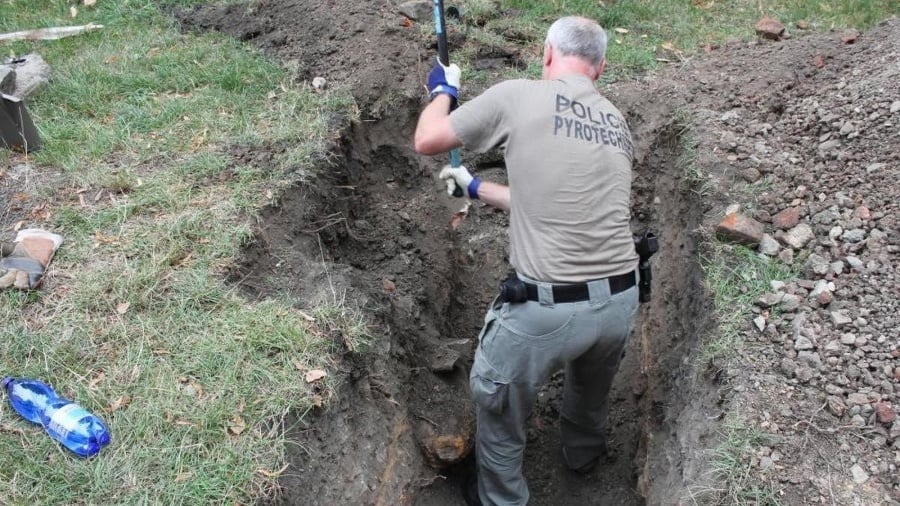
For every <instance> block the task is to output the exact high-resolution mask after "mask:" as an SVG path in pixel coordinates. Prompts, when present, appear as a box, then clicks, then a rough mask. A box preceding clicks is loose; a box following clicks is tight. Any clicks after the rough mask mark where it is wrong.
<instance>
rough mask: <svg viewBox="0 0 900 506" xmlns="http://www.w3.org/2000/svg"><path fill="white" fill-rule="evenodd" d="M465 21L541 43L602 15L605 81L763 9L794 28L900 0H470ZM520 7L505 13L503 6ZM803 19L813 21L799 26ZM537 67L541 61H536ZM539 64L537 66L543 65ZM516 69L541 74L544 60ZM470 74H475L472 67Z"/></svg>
mask: <svg viewBox="0 0 900 506" xmlns="http://www.w3.org/2000/svg"><path fill="white" fill-rule="evenodd" d="M461 3H462V4H463V6H464V12H465V13H466V15H465V17H464V22H465V23H466V24H468V25H470V28H469V29H470V34H471V35H472V36H474V37H475V38H476V39H477V38H479V37H486V36H485V35H484V33H493V34H500V36H501V37H503V38H505V39H506V40H507V41H508V42H521V41H526V42H529V43H532V44H533V45H536V46H537V47H536V48H535V52H536V53H535V54H536V55H537V56H539V51H540V50H541V48H540V46H541V45H542V43H543V37H544V35H545V32H546V28H547V27H548V26H549V24H550V23H551V22H553V20H555V19H556V18H558V17H560V16H565V15H580V16H587V17H590V18H593V19H596V20H597V21H598V22H599V23H600V24H601V25H602V26H603V27H604V28H606V29H607V32H608V35H609V47H608V50H607V57H608V58H609V61H610V65H609V66H608V68H607V73H606V74H605V75H604V77H603V81H604V82H609V81H614V80H618V79H622V78H626V77H629V76H631V75H632V74H634V73H635V72H641V71H645V70H648V69H652V68H654V67H656V66H657V65H659V64H660V63H664V62H675V61H679V60H681V59H683V58H686V57H689V56H690V55H692V54H694V53H696V52H697V51H700V50H702V49H703V48H704V47H707V46H715V45H718V44H722V43H723V42H726V41H728V40H732V39H748V38H752V37H755V32H754V26H755V25H756V23H757V21H759V19H760V18H761V17H762V16H772V17H774V18H776V19H779V20H780V21H781V22H782V23H783V24H784V25H785V26H787V27H788V31H789V32H791V33H793V34H795V35H800V34H803V33H804V32H805V31H807V30H829V29H841V28H851V27H852V28H858V29H866V28H868V27H870V26H872V25H873V24H875V23H877V22H878V21H881V20H883V19H886V18H887V17H889V16H891V15H895V14H896V13H897V12H898V8H900V7H898V3H897V0H863V1H860V0H831V1H822V2H809V1H806V0H763V1H750V0H704V1H698V0H668V1H658V0H633V1H621V0H620V1H616V0H605V1H597V0H464V1H463V2H461ZM498 7H499V8H502V9H505V10H507V11H509V12H510V13H512V15H511V16H510V15H500V14H498V13H497V12H498V11H497V8H498ZM800 22H803V24H805V25H806V26H807V27H808V28H807V29H806V30H801V29H798V28H795V26H796V25H797V24H798V23H800ZM532 67H534V68H532ZM535 69H536V71H537V72H535ZM513 74H514V75H524V76H526V77H536V76H539V75H540V67H539V65H538V66H529V69H528V71H527V72H524V73H519V72H513ZM466 77H467V78H468V74H466Z"/></svg>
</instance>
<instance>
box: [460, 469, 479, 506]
mask: <svg viewBox="0 0 900 506" xmlns="http://www.w3.org/2000/svg"><path fill="white" fill-rule="evenodd" d="M462 496H463V499H465V501H466V506H483V503H482V502H481V497H479V496H478V475H477V474H475V473H472V474H470V475H469V476H467V477H466V479H465V480H463V483H462Z"/></svg>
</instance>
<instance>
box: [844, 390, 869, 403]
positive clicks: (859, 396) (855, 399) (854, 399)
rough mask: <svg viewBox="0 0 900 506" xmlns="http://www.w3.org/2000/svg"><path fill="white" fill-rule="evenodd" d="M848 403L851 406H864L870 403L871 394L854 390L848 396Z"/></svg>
mask: <svg viewBox="0 0 900 506" xmlns="http://www.w3.org/2000/svg"><path fill="white" fill-rule="evenodd" d="M847 403H848V404H850V405H851V406H863V405H865V404H868V403H869V396H868V395H866V394H864V393H861V392H853V393H852V394H850V395H848V396H847Z"/></svg>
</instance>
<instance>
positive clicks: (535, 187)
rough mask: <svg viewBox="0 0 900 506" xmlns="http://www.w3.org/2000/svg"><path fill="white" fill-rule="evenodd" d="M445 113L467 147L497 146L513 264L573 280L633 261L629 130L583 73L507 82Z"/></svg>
mask: <svg viewBox="0 0 900 506" xmlns="http://www.w3.org/2000/svg"><path fill="white" fill-rule="evenodd" d="M451 121H452V124H453V128H454V130H455V131H456V134H457V135H458V136H459V138H460V139H461V140H462V141H463V143H464V144H465V146H466V147H467V148H469V149H473V150H476V151H485V150H487V149H490V148H493V147H500V148H502V149H503V150H504V153H505V157H506V164H507V170H508V174H509V186H510V192H511V194H510V260H511V263H512V265H513V266H514V267H515V268H516V269H517V270H518V271H519V272H521V273H523V274H525V275H527V276H529V277H532V278H535V279H539V280H544V281H556V282H579V281H586V280H589V279H598V278H603V277H608V276H612V275H616V274H622V273H625V272H628V271H630V270H633V269H634V265H635V262H636V260H637V257H636V255H635V253H634V244H633V241H632V238H631V232H630V229H629V217H630V214H629V198H630V193H631V157H632V151H633V149H632V145H631V142H632V141H631V134H630V132H629V130H628V126H627V125H626V123H625V120H624V119H623V118H622V115H621V113H620V112H619V111H618V110H617V109H616V108H615V107H614V106H613V105H612V104H611V103H610V102H609V101H608V100H606V99H605V98H604V97H603V96H601V95H600V94H599V93H598V92H597V91H596V90H595V89H594V86H593V84H592V82H591V80H590V79H588V78H587V77H584V76H578V75H571V76H567V77H564V78H562V79H554V80H540V81H530V80H514V81H507V82H504V83H501V84H498V85H496V86H494V87H492V88H491V89H489V90H488V91H486V92H485V93H484V94H482V95H481V96H479V97H478V98H476V99H474V100H472V101H471V102H468V103H466V104H465V105H464V106H463V107H461V108H460V109H459V110H457V111H456V112H455V113H454V114H453V115H452V116H451Z"/></svg>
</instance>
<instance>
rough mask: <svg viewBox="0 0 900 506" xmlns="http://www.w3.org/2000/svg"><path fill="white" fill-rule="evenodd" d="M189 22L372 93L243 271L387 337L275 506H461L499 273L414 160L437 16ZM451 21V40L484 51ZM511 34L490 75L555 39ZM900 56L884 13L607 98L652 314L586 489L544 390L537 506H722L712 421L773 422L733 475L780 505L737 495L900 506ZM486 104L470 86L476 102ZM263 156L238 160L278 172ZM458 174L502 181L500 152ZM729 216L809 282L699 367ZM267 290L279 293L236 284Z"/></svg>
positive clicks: (274, 211)
mask: <svg viewBox="0 0 900 506" xmlns="http://www.w3.org/2000/svg"><path fill="white" fill-rule="evenodd" d="M507 14H508V15H513V13H507ZM176 17H177V18H178V19H179V20H180V21H181V23H182V24H183V26H184V28H185V29H191V30H193V29H201V30H208V29H214V30H221V31H224V32H226V33H229V34H232V35H234V36H235V37H238V38H240V39H242V40H246V41H250V42H252V43H254V44H257V45H258V46H259V47H260V48H261V49H262V51H263V52H265V53H266V54H268V55H269V56H271V57H275V58H279V59H281V60H282V61H283V62H285V65H286V66H288V68H290V69H292V70H293V72H294V74H295V77H296V79H297V81H298V82H309V81H311V80H312V79H313V78H314V77H324V78H325V79H326V80H327V82H328V85H329V86H330V87H345V88H347V89H349V90H351V91H352V93H353V95H354V97H355V98H356V100H357V102H358V104H359V105H360V110H361V118H360V119H359V120H358V121H355V122H352V123H351V124H350V125H349V126H347V127H346V128H345V129H343V131H342V132H341V139H340V141H339V142H337V143H336V145H335V147H334V155H335V156H334V157H332V162H331V163H330V164H329V165H327V166H324V167H322V170H320V171H319V172H318V175H317V176H316V177H315V178H314V179H313V180H312V181H308V182H305V183H303V184H301V185H298V186H297V187H296V188H294V189H293V190H292V191H290V192H287V193H286V194H285V195H284V196H283V198H282V199H281V201H280V202H279V204H278V205H277V206H272V207H270V208H267V209H265V210H263V212H262V215H261V217H260V226H259V228H258V230H257V232H256V240H255V241H254V242H253V244H251V245H250V246H249V247H248V248H247V249H246V251H245V252H244V255H243V257H242V258H241V260H240V266H239V268H238V269H236V270H235V272H234V273H233V274H232V282H234V283H236V284H238V285H240V286H241V287H242V289H243V290H244V293H245V294H246V295H247V296H248V297H254V298H256V297H258V298H263V297H271V296H279V297H285V296H287V297H292V298H293V300H296V301H297V304H298V306H300V307H304V308H311V307H316V306H319V305H321V304H344V305H349V306H352V307H357V308H361V309H362V310H363V311H365V313H366V314H367V315H369V318H370V328H371V330H372V332H373V335H374V338H373V340H372V342H370V343H369V344H368V345H367V346H366V347H364V348H363V349H347V350H345V353H344V354H343V356H342V357H341V360H340V361H339V366H340V368H341V370H340V371H337V372H338V373H340V375H341V376H342V378H343V380H342V387H341V388H340V391H339V393H338V395H337V396H336V398H335V400H334V403H333V404H332V405H330V406H329V407H328V409H325V410H322V411H321V412H318V413H315V414H313V415H311V416H307V417H304V418H302V419H298V420H296V423H295V424H294V427H295V428H294V429H293V430H294V433H293V434H292V437H293V439H294V441H295V443H296V444H292V445H290V446H289V448H288V452H289V458H290V462H289V463H290V466H289V468H288V470H287V471H286V472H285V474H284V475H283V478H282V481H281V493H280V494H279V496H278V497H277V498H275V499H273V500H274V501H275V502H277V503H280V504H298V505H311V506H314V505H333V504H360V505H362V504H374V505H404V504H405V505H421V506H432V505H435V506H450V505H460V504H463V502H462V499H461V498H460V496H459V494H458V491H457V485H458V483H459V482H460V481H461V480H462V479H463V478H464V477H465V475H466V474H467V473H470V472H471V457H470V456H468V457H467V455H468V449H469V445H470V444H471V443H470V442H471V430H472V421H473V420H472V407H471V405H470V402H469V396H468V392H467V382H466V372H467V370H468V365H469V363H470V359H471V354H472V352H473V348H474V337H475V336H476V334H477V332H478V329H479V328H480V324H481V319H482V317H483V312H484V309H485V308H486V306H487V304H488V303H489V301H490V300H491V298H492V297H493V295H494V293H495V291H496V287H497V284H498V282H499V280H500V279H502V278H503V277H504V276H505V274H506V272H507V269H508V263H507V260H508V259H507V256H506V254H507V249H506V248H507V238H506V225H507V222H506V216H505V214H503V213H501V212H497V211H494V210H492V209H490V208H488V207H484V206H482V205H481V204H479V203H474V204H472V205H471V206H465V205H464V204H463V203H461V202H460V201H459V200H454V199H450V198H448V197H446V196H445V195H444V193H443V191H442V188H441V184H440V182H439V181H438V180H437V179H436V177H435V173H436V169H437V168H438V167H439V166H440V165H441V164H442V163H443V162H444V159H443V157H435V158H433V159H432V158H424V157H419V156H417V155H416V154H415V153H414V152H413V150H412V146H411V138H412V132H413V128H414V125H415V120H416V117H417V114H418V111H419V110H420V108H421V106H422V104H421V101H420V95H421V89H422V83H423V80H424V76H425V73H426V72H427V68H428V67H429V65H430V64H429V63H428V62H430V60H431V59H432V58H433V55H434V52H435V50H434V47H433V43H432V42H431V41H430V40H428V38H427V37H425V36H424V35H423V34H426V33H428V30H427V24H428V23H430V20H427V19H426V20H423V23H424V26H420V24H418V23H410V22H409V21H408V20H407V19H406V18H404V17H403V16H401V15H400V14H399V13H398V12H397V10H396V5H394V2H387V1H384V0H374V1H370V2H354V1H351V0H328V1H312V0H264V1H257V2H252V3H251V4H246V5H244V4H231V5H228V6H214V5H204V6H199V7H195V8H192V9H190V10H186V11H180V12H177V13H176ZM458 28H459V27H458V26H456V25H453V26H451V29H450V35H451V44H452V45H453V47H459V45H462V44H475V42H472V41H468V40H467V39H466V37H465V34H464V30H459V29H458ZM798 35H799V36H798ZM505 40H506V43H505V46H503V44H500V46H503V47H499V46H498V47H492V48H489V49H490V50H489V51H483V52H481V51H479V52H476V54H485V55H487V56H486V58H488V59H489V60H490V61H489V62H487V63H489V65H488V64H485V65H483V67H485V68H489V67H491V66H501V67H502V66H503V65H507V66H512V65H521V61H522V59H527V58H531V57H535V56H536V52H535V51H536V47H538V46H539V44H540V42H539V41H536V40H526V41H524V42H523V41H522V38H521V37H519V36H515V37H513V36H510V37H509V38H508V39H505ZM898 41H900V22H898V21H897V20H896V19H895V20H890V21H887V22H884V23H882V24H880V25H878V26H876V27H874V28H873V29H871V30H870V31H868V32H866V33H863V34H861V35H858V36H856V37H852V36H850V35H848V34H845V33H820V34H809V35H804V34H802V33H801V34H795V38H793V39H791V40H786V41H779V42H771V41H766V42H758V41H752V42H735V43H732V44H728V45H725V46H724V47H719V48H715V49H713V50H711V51H710V52H708V53H707V54H704V55H701V56H698V57H696V58H694V59H691V60H689V61H685V62H682V63H681V64H678V65H673V66H671V67H669V68H666V69H663V70H661V71H660V72H658V73H656V74H654V75H651V76H645V77H642V78H637V79H634V80H631V81H627V82H619V83H616V84H615V85H611V86H604V87H603V88H602V90H601V91H602V92H603V93H604V94H605V95H607V96H608V97H609V98H610V99H611V100H612V101H613V102H614V103H616V104H617V105H618V106H619V108H620V109H621V110H622V111H623V113H624V114H626V116H627V118H628V121H629V124H630V125H631V127H632V130H633V134H634V138H635V141H636V143H637V146H636V149H637V152H636V164H635V173H634V194H633V204H632V211H633V213H632V214H633V229H634V230H635V231H636V232H638V231H641V230H644V229H648V228H649V229H651V230H653V231H655V232H656V233H657V235H658V236H659V238H660V247H661V250H660V253H659V254H658V255H657V256H655V257H654V260H653V265H654V278H653V290H654V294H653V301H652V302H651V303H650V304H645V305H643V306H642V308H641V310H640V312H639V315H638V325H637V326H636V328H635V332H634V335H633V338H632V339H631V341H630V344H629V347H628V350H627V353H626V357H625V360H624V362H623V364H622V367H621V369H620V373H619V375H618V378H617V382H616V384H615V385H614V390H613V392H612V393H611V399H612V407H611V430H610V438H611V450H612V451H611V456H610V458H609V459H608V460H607V461H606V462H603V463H602V465H600V466H599V467H598V468H597V469H596V470H595V471H593V472H592V473H591V474H590V475H588V476H579V475H574V474H572V473H570V472H568V471H566V470H565V469H564V466H563V465H562V461H561V455H560V451H559V441H558V434H557V428H558V427H557V420H556V418H557V415H558V409H559V402H560V390H561V388H560V387H561V382H562V378H561V377H559V376H556V377H554V378H553V379H552V380H551V381H550V383H549V384H548V385H547V386H546V388H545V389H544V390H543V392H542V394H541V395H540V398H539V400H538V402H537V405H536V406H535V410H534V413H533V416H532V418H531V420H530V421H529V433H528V434H529V437H528V448H527V450H526V462H525V473H526V476H527V478H528V482H529V486H530V489H531V492H532V499H533V500H532V504H535V505H554V506H555V505H563V506H565V505H572V506H574V505H605V504H617V505H619V504H621V505H641V504H652V505H655V504H692V503H694V502H723V503H729V501H730V502H735V501H734V500H733V499H734V497H729V493H731V492H733V491H729V490H724V483H723V482H722V481H721V480H720V479H719V478H717V476H716V475H715V474H713V473H712V472H711V462H712V460H713V455H712V453H711V449H712V448H715V447H716V445H717V444H718V443H719V442H721V440H722V438H723V436H722V434H723V432H722V429H723V427H722V423H723V420H738V421H740V422H741V423H742V424H743V425H744V426H746V427H751V428H753V429H755V430H756V431H758V432H759V433H760V434H761V435H762V438H761V439H760V440H759V441H758V442H757V444H756V445H755V446H754V447H753V450H752V452H750V453H748V454H744V455H742V456H741V457H740V460H739V467H740V468H741V470H742V472H741V475H742V476H746V477H748V478H751V479H752V480H753V481H754V482H756V483H761V484H763V485H765V487H766V488H767V489H769V490H771V491H773V494H774V495H773V496H772V500H766V499H760V500H753V499H749V498H748V497H743V498H742V500H743V501H749V502H751V503H772V504H774V503H776V502H777V503H781V504H897V503H898V501H900V472H898V470H897V466H898V465H900V449H898V448H897V446H896V441H897V437H898V435H900V422H897V421H895V418H896V409H897V406H898V405H900V398H898V397H900V360H898V358H900V343H898V334H897V330H896V329H897V328H898V323H900V322H898V316H897V315H898V310H897V304H898V303H897V302H896V301H897V300H898V295H900V293H898V292H900V288H898V286H900V285H898V283H897V271H896V269H897V265H898V263H900V262H898V249H900V246H898V222H897V216H898V215H897V195H898V194H900V191H898V175H900V171H898V166H900V151H898V150H897V143H898V125H900V87H898V86H897V83H898V82H900V64H898V62H900V42H898ZM497 55H501V56H500V57H499V58H498V57H497ZM611 65H615V62H611ZM464 77H465V76H464ZM476 92H477V90H472V89H464V96H463V99H465V98H466V95H469V96H471V95H472V94H474V93H476ZM266 149H267V148H266V147H263V146H261V147H259V148H250V149H249V150H248V149H246V148H242V149H240V150H235V151H234V152H233V153H232V154H233V155H234V156H235V157H236V158H240V159H252V160H263V162H261V163H264V161H265V160H266V159H267V158H266V157H265V156H263V155H265V151H266ZM254 150H258V151H259V153H255V152H254ZM258 155H259V156H258ZM248 157H249V158H248ZM463 159H464V160H466V163H467V165H470V166H471V167H473V168H474V169H475V170H476V172H477V173H478V174H479V176H481V177H483V178H486V179H489V180H495V181H503V180H504V171H503V167H502V157H501V156H500V155H499V154H498V153H492V154H488V155H485V156H482V157H477V158H476V157H473V156H471V155H468V154H466V153H465V152H463ZM16 160H18V159H16V158H13V163H11V164H9V166H4V167H0V202H2V204H0V218H2V221H3V223H4V231H7V230H9V229H11V228H12V226H13V224H14V223H16V222H17V221H19V220H25V221H29V222H35V223H38V224H39V223H40V222H41V218H40V215H39V212H40V207H41V202H42V199H44V198H48V197H46V195H42V194H41V192H40V191H38V190H34V191H22V188H23V185H22V183H23V181H24V182H26V183H27V182H28V181H29V180H28V171H29V170H30V168H29V166H28V164H27V162H22V163H19V162H18V161H16ZM686 161H692V163H691V164H686ZM23 178H24V179H23ZM729 205H737V206H739V208H740V211H741V212H742V213H743V214H745V215H746V216H748V217H752V218H755V219H756V220H758V221H759V222H760V223H762V224H763V226H764V227H765V230H766V232H767V233H768V234H769V235H770V236H771V238H773V242H774V243H775V245H774V246H772V244H771V243H766V244H767V248H766V251H764V252H762V253H761V254H763V255H766V258H768V259H769V261H771V262H782V263H791V264H792V265H794V266H795V267H796V269H797V271H798V272H800V274H799V276H798V277H797V278H796V279H786V280H784V284H783V286H782V285H779V286H773V287H772V291H771V293H768V294H766V296H764V297H763V299H764V300H761V301H760V302H759V304H758V308H757V309H756V312H755V313H753V314H747V315H746V325H745V328H744V329H743V330H744V336H743V342H744V344H743V345H742V346H741V348H740V349H739V350H737V351H738V353H737V356H738V358H737V359H736V363H734V364H732V365H727V366H726V365H723V364H712V365H710V364H706V363H703V362H701V361H698V360H697V359H696V356H697V354H698V352H699V350H700V349H701V348H702V345H703V342H704V340H705V339H707V338H708V336H710V335H713V334H714V333H715V332H716V321H715V319H714V316H713V314H714V309H713V305H712V302H711V300H712V299H711V296H710V293H709V289H708V288H707V285H706V283H705V280H704V275H703V271H702V269H701V268H700V264H699V259H700V258H701V256H702V255H703V254H704V253H705V251H704V250H703V248H704V247H705V246H704V244H705V241H707V240H708V239H710V237H711V236H712V231H713V227H714V226H715V225H716V224H717V223H718V222H719V220H721V218H722V217H723V216H724V214H725V209H726V207H728V206H729ZM35 213H38V214H37V215H35ZM804 233H807V234H808V235H807V236H806V237H805V238H798V236H802V235H803V234H804ZM4 238H5V237H4ZM260 276H262V279H267V280H269V282H267V283H266V284H265V286H257V285H253V284H250V283H249V282H248V281H247V280H250V279H260ZM823 292H827V294H826V295H823ZM788 301H790V303H789V302H788ZM335 333H336V336H335V337H336V338H338V339H340V337H341V336H340V335H339V333H340V330H339V329H335ZM698 364H699V365H698ZM457 460H458V462H457Z"/></svg>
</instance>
